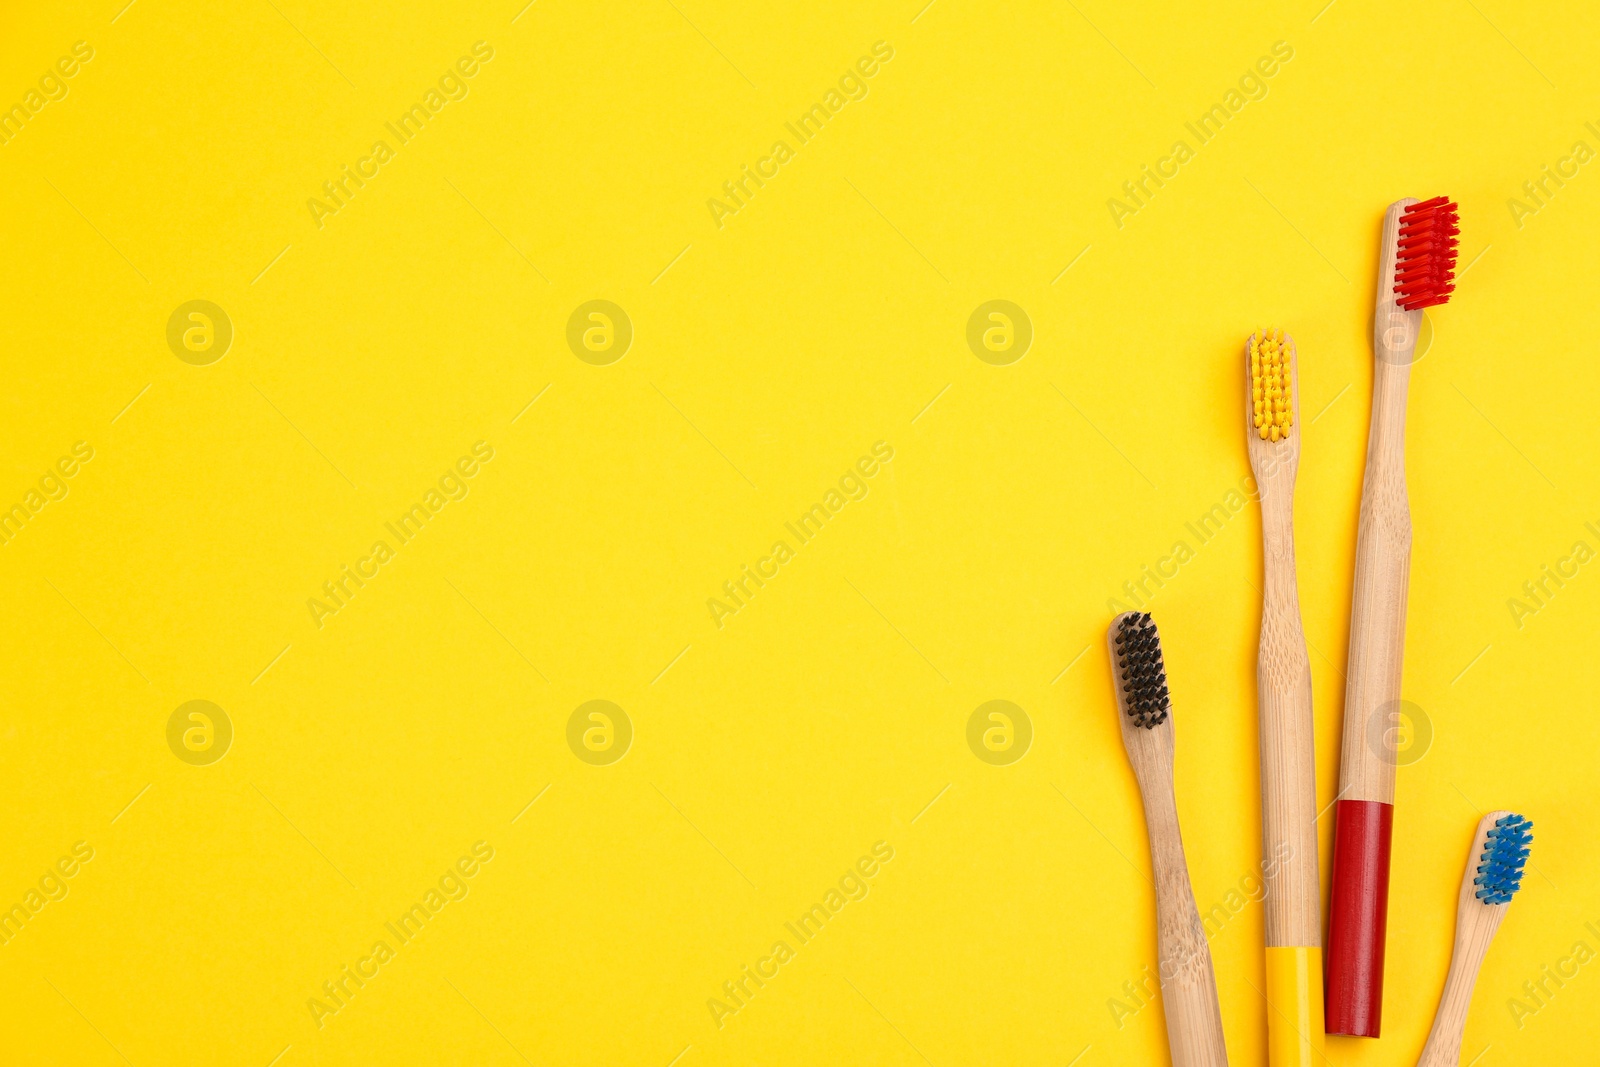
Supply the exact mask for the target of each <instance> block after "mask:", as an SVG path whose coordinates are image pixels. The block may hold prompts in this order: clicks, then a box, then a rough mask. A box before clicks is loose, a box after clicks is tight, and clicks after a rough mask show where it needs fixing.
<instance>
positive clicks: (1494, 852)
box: [1472, 815, 1533, 904]
mask: <svg viewBox="0 0 1600 1067" xmlns="http://www.w3.org/2000/svg"><path fill="white" fill-rule="evenodd" d="M1532 843H1533V823H1531V822H1529V821H1528V820H1527V819H1525V818H1523V817H1522V816H1521V815H1503V816H1501V817H1500V819H1499V820H1497V821H1496V822H1495V824H1494V826H1493V827H1492V828H1490V830H1489V833H1488V835H1487V836H1486V837H1485V839H1484V842H1483V857H1482V858H1481V860H1480V861H1479V863H1478V876H1477V877H1476V878H1474V879H1473V880H1472V884H1473V885H1475V886H1477V887H1478V890H1477V897H1478V899H1479V900H1481V901H1483V902H1484V903H1485V904H1505V903H1507V902H1509V901H1510V900H1511V894H1513V893H1515V892H1516V891H1517V890H1518V889H1521V888H1522V868H1523V866H1524V865H1525V864H1526V863H1527V862H1528V846H1529V845H1531V844H1532Z"/></svg>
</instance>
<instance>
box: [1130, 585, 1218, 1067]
mask: <svg viewBox="0 0 1600 1067" xmlns="http://www.w3.org/2000/svg"><path fill="white" fill-rule="evenodd" d="M1106 646H1107V648H1108V649H1109V650H1110V652H1111V662H1112V663H1113V664H1115V671H1116V675H1117V678H1116V683H1115V688H1116V691H1117V720H1118V722H1120V723H1121V724H1122V744H1123V747H1125V748H1126V749H1127V750H1128V762H1129V763H1131V764H1132V765H1133V776H1134V777H1135V778H1137V779H1138V780H1139V792H1140V794H1141V795H1142V796H1143V797H1144V821H1145V829H1146V831H1147V832H1148V833H1149V835H1150V866H1151V867H1152V868H1153V870H1154V872H1155V882H1156V941H1157V950H1158V952H1159V953H1160V967H1159V971H1160V978H1161V1003H1162V1008H1163V1010H1164V1011H1165V1013H1166V1017H1167V1046H1168V1048H1169V1049H1170V1050H1171V1053H1172V1064H1173V1067H1225V1065H1226V1064H1227V1062H1228V1050H1227V1048H1226V1046H1225V1045H1224V1044H1223V1040H1222V1009H1221V1008H1220V1007H1219V1006H1218V1003H1217V979H1216V975H1215V974H1213V973H1212V970H1211V949H1210V946H1208V945H1207V944H1206V933H1205V928H1204V927H1203V926H1201V925H1200V912H1199V909H1197V908H1196V907H1195V903H1194V890H1193V889H1192V888H1191V887H1190V885H1189V866H1188V862H1187V861H1186V860H1185V859H1184V856H1183V836H1182V835H1181V834H1180V833H1179V831H1178V804H1177V800H1176V798H1175V796H1174V794H1173V790H1172V753H1173V733H1172V720H1171V718H1170V717H1169V714H1168V713H1169V712H1170V711H1171V709H1172V703H1171V701H1170V700H1169V699H1168V696H1167V673H1166V666H1165V664H1164V663H1163V662H1162V659H1161V635H1160V634H1159V633H1157V631H1156V625H1155V623H1153V622H1151V621H1150V616H1149V615H1148V614H1144V615H1141V614H1139V613H1138V612H1136V611H1130V612H1124V613H1123V614H1121V615H1118V616H1117V617H1116V618H1115V619H1113V620H1111V627H1110V629H1109V630H1107V631H1106Z"/></svg>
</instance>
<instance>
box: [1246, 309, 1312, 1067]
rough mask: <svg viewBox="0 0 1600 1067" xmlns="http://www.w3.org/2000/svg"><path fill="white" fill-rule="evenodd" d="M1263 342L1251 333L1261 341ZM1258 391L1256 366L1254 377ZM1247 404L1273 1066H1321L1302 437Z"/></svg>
mask: <svg viewBox="0 0 1600 1067" xmlns="http://www.w3.org/2000/svg"><path fill="white" fill-rule="evenodd" d="M1257 336H1261V335H1252V340H1255V338H1256V337H1257ZM1279 338H1280V340H1281V341H1283V342H1286V344H1285V345H1284V348H1283V351H1284V352H1286V353H1287V356H1288V358H1287V360H1286V362H1285V365H1284V369H1285V370H1286V371H1287V376H1286V377H1287V386H1288V388H1289V392H1290V396H1289V401H1290V410H1291V411H1293V412H1295V413H1296V414H1298V412H1299V410H1300V369H1299V363H1300V359H1299V353H1298V351H1297V350H1296V348H1295V344H1294V339H1293V338H1292V337H1290V336H1289V335H1288V334H1280V335H1279ZM1245 378H1246V382H1247V385H1249V386H1250V387H1253V385H1254V374H1253V368H1252V367H1247V369H1246V375H1245ZM1254 401H1255V397H1254V393H1253V392H1251V393H1250V399H1249V400H1248V401H1247V402H1246V404H1245V410H1246V424H1245V440H1246V442H1247V443H1248V452H1249V454H1250V469H1251V470H1252V471H1253V472H1254V473H1255V478H1256V486H1257V488H1258V490H1259V492H1260V497H1261V549H1262V551H1261V558H1262V595H1261V645H1260V655H1259V657H1258V659H1257V665H1256V693H1257V701H1258V706H1259V714H1260V737H1261V855H1262V877H1263V880H1264V881H1265V882H1266V897H1265V899H1264V903H1263V906H1264V908H1265V927H1266V929H1265V934H1266V951H1265V954H1264V955H1265V964H1266V967H1265V975H1264V977H1265V979H1266V984H1265V986H1264V987H1263V990H1264V992H1265V995H1266V998H1267V1062H1268V1063H1269V1064H1270V1065H1271V1067H1322V1065H1323V1064H1325V1063H1326V1059H1325V1058H1324V1056H1323V1039H1322V1035H1323V1030H1324V1022H1323V989H1322V902H1321V896H1320V891H1321V886H1322V882H1321V878H1320V875H1319V871H1318V866H1317V810H1316V808H1317V780H1316V754H1315V745H1316V725H1315V721H1314V719H1313V717H1312V710H1311V661H1310V659H1309V657H1308V656H1307V655H1306V639H1305V629H1304V626H1303V625H1302V623H1301V620H1300V592H1299V588H1298V583H1297V581H1296V578H1295V559H1294V482H1295V474H1296V471H1297V470H1298V467H1299V462H1300V440H1301V434H1300V432H1299V431H1298V430H1293V429H1291V430H1290V432H1289V433H1288V434H1287V435H1286V436H1282V437H1280V438H1279V439H1278V440H1276V441H1273V440H1271V439H1270V438H1268V439H1263V438H1262V437H1261V435H1260V433H1259V432H1258V429H1257V427H1256V425H1255V408H1254Z"/></svg>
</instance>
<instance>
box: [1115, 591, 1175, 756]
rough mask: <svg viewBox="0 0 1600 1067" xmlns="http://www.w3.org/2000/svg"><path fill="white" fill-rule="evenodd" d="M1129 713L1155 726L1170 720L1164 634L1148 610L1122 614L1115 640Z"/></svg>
mask: <svg viewBox="0 0 1600 1067" xmlns="http://www.w3.org/2000/svg"><path fill="white" fill-rule="evenodd" d="M1113 643H1114V644H1115V645H1116V646H1117V668H1118V673H1119V675H1120V679H1121V681H1122V691H1123V693H1124V694H1126V696H1127V706H1128V715H1129V717H1130V718H1132V719H1133V724H1134V725H1135V726H1140V727H1143V728H1144V729H1146V730H1151V729H1154V728H1155V727H1157V726H1160V725H1161V724H1162V723H1164V722H1166V721H1167V712H1168V711H1169V710H1170V709H1171V707H1172V704H1171V702H1170V701H1169V700H1168V694H1167V672H1166V664H1164V663H1163V662H1162V660H1161V637H1160V634H1159V633H1158V632H1157V631H1156V625H1155V623H1154V622H1152V621H1151V619H1150V614H1149V612H1145V613H1143V614H1140V613H1137V612H1135V613H1133V614H1131V615H1126V616H1124V617H1123V619H1122V621H1121V622H1120V623H1119V624H1118V626H1117V633H1116V635H1115V638H1114V639H1113Z"/></svg>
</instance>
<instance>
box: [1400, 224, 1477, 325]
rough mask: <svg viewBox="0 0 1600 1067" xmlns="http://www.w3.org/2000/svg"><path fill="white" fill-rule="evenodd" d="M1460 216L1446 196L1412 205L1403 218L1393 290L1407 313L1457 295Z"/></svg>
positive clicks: (1440, 302)
mask: <svg viewBox="0 0 1600 1067" xmlns="http://www.w3.org/2000/svg"><path fill="white" fill-rule="evenodd" d="M1458 217H1459V216H1457V214H1456V205H1455V203H1454V202H1453V201H1451V200H1450V199H1449V198H1448V197H1443V196H1436V197H1434V198H1433V199H1432V200H1424V201H1422V202H1421V203H1420V204H1412V205H1411V206H1410V207H1408V208H1406V210H1405V213H1404V214H1403V215H1401V216H1400V248H1399V254H1398V255H1397V256H1396V257H1395V265H1394V291H1395V292H1396V293H1398V294H1399V296H1397V297H1396V298H1395V299H1396V302H1397V303H1398V304H1399V305H1400V306H1401V307H1403V308H1405V309H1406V310H1407V311H1417V310H1419V309H1421V308H1425V307H1433V306H1434V305H1435V304H1442V303H1444V302H1445V301H1446V300H1449V299H1450V294H1451V293H1453V292H1455V288H1456V287H1455V284H1454V279H1455V276H1456V243H1457V241H1456V236H1457V235H1458V234H1459V233H1460V232H1461V230H1460V229H1459V228H1457V226H1456V222H1457V219H1458Z"/></svg>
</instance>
